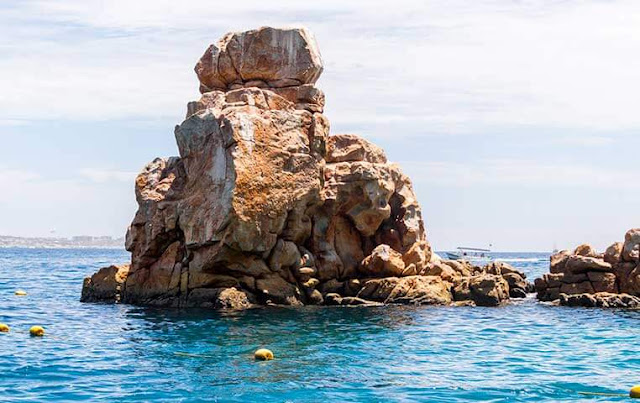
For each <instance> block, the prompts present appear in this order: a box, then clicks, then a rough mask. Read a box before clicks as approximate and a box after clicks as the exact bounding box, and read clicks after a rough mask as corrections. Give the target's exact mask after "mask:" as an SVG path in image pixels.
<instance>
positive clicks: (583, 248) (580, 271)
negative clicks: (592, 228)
mask: <svg viewBox="0 0 640 403" xmlns="http://www.w3.org/2000/svg"><path fill="white" fill-rule="evenodd" d="M638 250H640V230H638V229H632V230H629V231H628V232H627V233H626V235H625V241H624V242H616V243H614V244H612V245H611V246H609V247H608V248H607V250H606V251H605V252H604V253H603V254H598V253H597V252H596V251H595V250H594V249H593V248H592V247H590V246H589V245H586V244H584V245H580V246H579V247H577V248H576V250H575V251H574V253H569V252H568V251H562V252H559V253H557V254H555V255H553V256H551V263H550V272H551V273H549V274H545V275H543V276H542V277H541V278H539V279H536V281H535V288H536V291H537V292H538V299H540V300H542V301H554V300H559V301H560V302H559V304H561V305H567V306H578V305H581V306H597V307H628V306H631V305H634V302H633V301H635V300H634V299H633V298H636V297H640V267H639V266H638ZM616 295H619V296H618V297H616Z"/></svg>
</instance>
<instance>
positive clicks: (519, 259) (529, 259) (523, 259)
mask: <svg viewBox="0 0 640 403" xmlns="http://www.w3.org/2000/svg"><path fill="white" fill-rule="evenodd" d="M495 260H498V261H500V262H546V261H547V260H548V259H545V258H540V257H514V258H496V259H495Z"/></svg>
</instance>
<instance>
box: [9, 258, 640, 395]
mask: <svg viewBox="0 0 640 403" xmlns="http://www.w3.org/2000/svg"><path fill="white" fill-rule="evenodd" d="M496 255H497V256H498V257H499V258H501V259H503V260H504V261H506V262H509V263H511V264H512V265H514V266H516V267H518V268H520V269H522V270H523V271H524V272H525V273H526V274H527V275H528V276H529V277H530V278H531V279H532V278H534V277H535V276H537V275H540V274H542V273H544V272H545V271H546V270H547V267H548V255H547V254H532V253H503V254H496ZM127 260H128V254H127V253H126V252H124V251H119V250H38V249H35V250H32V249H0V322H2V323H7V324H8V325H9V326H11V332H10V333H8V334H0V401H3V402H4V401H8V402H9V401H24V402H42V401H77V400H90V401H109V402H130V401H136V402H138V401H152V402H161V401H221V402H222V401H237V402H246V401H260V402H285V401H290V402H316V401H322V402H350V401H353V402H356V401H357V402H396V401H398V402H412V401H428V402H466V401H490V402H511V401H513V402H525V401H527V402H539V401H554V402H557V401H626V400H628V398H625V397H616V396H595V395H583V394H581V393H584V392H590V393H593V392H595V393H605V394H616V393H618V394H626V393H628V390H629V389H630V388H631V386H633V385H634V384H640V312H633V311H624V310H599V309H581V308H562V307H552V306H547V305H542V304H538V303H536V302H535V300H534V299H533V298H528V299H526V300H521V301H519V302H516V303H513V304H511V305H508V306H504V307H499V308H471V307H459V308H452V307H409V306H387V307H380V308H361V307H351V308H344V307H342V308H341V307H305V308H295V309H293V308H260V309H255V310H250V311H246V312H231V313H220V312H211V311H202V310H185V311H180V310H158V309H144V308H138V307H130V306H123V305H94V304H81V303H80V302H79V301H78V300H79V296H80V290H81V288H82V279H83V277H85V276H87V275H90V274H92V273H93V272H94V271H95V270H96V269H98V268H99V267H102V266H105V265H108V264H111V263H120V262H125V261H127ZM17 289H23V290H26V291H27V292H28V293H29V295H28V296H26V297H17V296H14V292H15V290H17ZM32 325H41V326H44V327H45V328H46V331H47V334H46V336H45V337H44V338H31V337H29V328H30V327H31V326H32ZM260 347H268V348H270V349H271V350H273V351H274V352H275V354H276V357H277V359H276V360H275V361H272V362H267V363H264V362H255V361H254V360H253V352H254V351H255V350H256V349H258V348H260Z"/></svg>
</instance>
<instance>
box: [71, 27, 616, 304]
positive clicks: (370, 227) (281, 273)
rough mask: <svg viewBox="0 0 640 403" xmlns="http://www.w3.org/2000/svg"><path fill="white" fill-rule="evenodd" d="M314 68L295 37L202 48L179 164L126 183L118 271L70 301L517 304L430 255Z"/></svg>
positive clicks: (396, 182) (510, 290)
mask: <svg viewBox="0 0 640 403" xmlns="http://www.w3.org/2000/svg"><path fill="white" fill-rule="evenodd" d="M321 72H322V61H321V58H320V53H319V51H318V48H317V45H316V44H315V40H314V39H313V37H312V35H311V34H310V33H309V32H308V31H306V30H305V29H274V28H260V29H258V30H254V31H248V32H242V33H231V34H227V35H225V36H224V37H223V39H221V40H220V41H219V42H218V43H217V44H215V45H211V46H210V47H209V48H208V49H207V51H206V52H205V54H204V56H203V57H202V58H201V59H200V61H199V62H198V64H197V66H196V73H197V75H198V78H199V80H200V83H201V87H200V90H201V92H202V96H201V98H200V100H198V101H195V102H191V103H189V105H188V107H187V116H186V119H185V120H184V121H183V122H182V123H181V124H180V125H178V126H177V127H176V129H175V138H176V141H177V144H178V150H179V153H180V156H179V157H172V158H166V159H163V158H158V159H156V160H154V161H152V162H151V163H149V164H148V165H147V166H146V167H145V168H144V170H143V171H142V172H141V173H140V175H139V176H138V177H137V179H136V199H137V202H138V205H139V209H138V212H137V213H136V215H135V217H134V219H133V222H132V223H131V226H130V228H129V231H128V233H127V240H126V248H127V250H128V251H130V252H131V254H132V259H131V266H130V270H129V271H128V276H123V275H121V274H118V273H120V271H119V270H115V269H112V268H108V269H103V270H101V271H100V272H99V273H98V274H96V275H94V276H93V277H92V278H90V279H88V280H86V282H85V289H84V291H83V300H84V301H104V300H116V299H118V298H119V299H121V300H122V301H123V302H125V303H132V304H139V305H153V306H172V307H196V306H197V307H207V308H231V309H242V308H247V307H251V306H253V305H255V304H280V305H302V304H315V305H318V304H327V305H362V304H374V303H411V304H451V303H452V302H454V301H456V302H459V303H461V304H476V305H498V304H501V303H503V302H505V301H507V300H508V299H509V296H510V295H511V297H523V296H524V295H526V292H527V289H528V287H529V285H528V283H527V282H526V280H525V277H524V274H522V273H520V272H518V271H517V270H515V269H513V268H512V267H511V266H508V265H506V264H493V265H489V266H486V267H484V268H480V267H476V266H472V265H470V264H469V263H467V262H454V261H446V260H441V259H432V252H431V247H430V246H429V243H428V241H427V236H426V232H425V229H424V223H423V220H422V212H421V209H420V206H419V204H418V202H417V200H416V196H415V194H414V192H413V188H412V185H411V181H410V180H409V178H408V177H407V176H406V175H404V174H403V173H402V172H401V170H400V168H399V167H398V166H397V165H395V164H392V163H389V162H388V161H387V158H386V156H385V153H384V151H383V150H382V149H380V148H379V147H377V146H375V145H374V144H371V143H370V142H368V141H367V140H365V139H363V138H361V137H358V136H356V135H352V134H336V135H329V121H328V119H327V118H326V117H325V116H324V115H323V114H322V111H323V109H324V102H325V99H324V94H323V93H322V91H320V90H319V89H317V88H316V87H315V86H314V83H315V82H316V80H317V79H318V77H319V76H320V73H321ZM606 281H608V280H607V279H602V282H603V284H605V283H606ZM603 287H604V286H603Z"/></svg>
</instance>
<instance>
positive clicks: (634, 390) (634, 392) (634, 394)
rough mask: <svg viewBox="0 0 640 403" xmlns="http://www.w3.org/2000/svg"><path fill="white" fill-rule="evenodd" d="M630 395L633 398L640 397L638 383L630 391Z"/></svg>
mask: <svg viewBox="0 0 640 403" xmlns="http://www.w3.org/2000/svg"><path fill="white" fill-rule="evenodd" d="M629 397H630V398H632V399H640V385H636V386H634V387H633V388H631V390H630V391H629Z"/></svg>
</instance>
